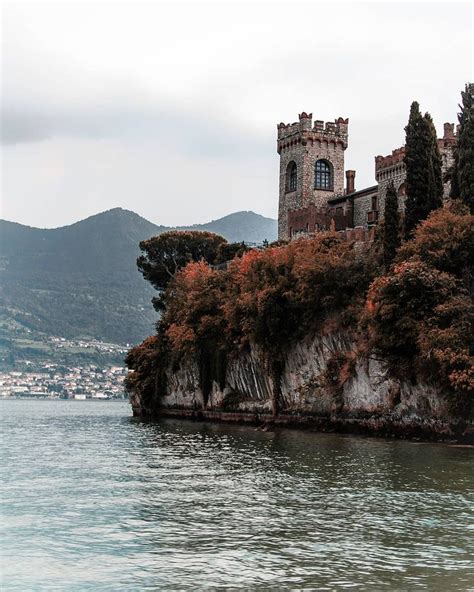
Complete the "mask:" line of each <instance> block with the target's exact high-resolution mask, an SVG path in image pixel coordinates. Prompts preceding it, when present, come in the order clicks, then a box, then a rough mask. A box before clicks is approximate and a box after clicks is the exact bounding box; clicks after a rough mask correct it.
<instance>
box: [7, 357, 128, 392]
mask: <svg viewBox="0 0 474 592" xmlns="http://www.w3.org/2000/svg"><path fill="white" fill-rule="evenodd" d="M126 373H127V371H126V369H125V368H123V367H121V366H108V367H105V368H100V367H98V366H95V365H92V364H90V365H84V366H73V367H67V366H63V365H61V364H56V363H47V364H44V365H43V366H42V367H41V368H37V367H35V365H34V364H33V362H29V363H28V361H27V362H26V368H25V370H23V371H17V370H12V371H9V372H0V397H5V398H6V397H9V398H17V399H28V398H35V399H76V400H86V399H96V400H109V399H124V398H126V395H125V391H124V387H123V381H124V378H125V376H126Z"/></svg>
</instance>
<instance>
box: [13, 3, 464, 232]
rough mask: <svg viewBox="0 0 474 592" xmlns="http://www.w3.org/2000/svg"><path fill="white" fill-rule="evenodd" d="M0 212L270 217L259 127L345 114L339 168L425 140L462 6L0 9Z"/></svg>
mask: <svg viewBox="0 0 474 592" xmlns="http://www.w3.org/2000/svg"><path fill="white" fill-rule="evenodd" d="M2 20H3V31H2V33H3V34H2V105H1V110H2V217H3V218H6V219H9V220H13V221H18V222H21V223H24V224H29V225H32V226H44V227H53V226H59V225H63V224H68V223H71V222H74V221H76V220H78V219H81V218H84V217H86V216H88V215H91V214H94V213H97V212H99V211H103V210H105V209H109V208H112V207H116V206H121V207H124V208H128V209H131V210H134V211H136V212H137V213H139V214H141V215H142V216H144V217H146V218H148V219H149V220H151V221H153V222H156V223H160V224H167V225H177V224H190V223H195V222H196V223H197V222H204V221H207V220H209V219H212V218H218V217H220V216H223V215H225V214H228V213H230V212H233V211H237V210H250V209H251V210H254V211H256V212H258V213H261V214H264V215H267V216H272V217H276V213H277V202H278V155H277V154H276V150H275V147H276V124H277V123H278V122H280V121H285V122H290V121H295V120H297V116H298V113H299V112H301V111H303V110H304V111H312V112H313V115H314V117H315V118H316V119H324V120H334V118H336V117H339V116H343V117H349V118H350V125H349V134H350V140H349V148H348V150H347V151H346V168H355V169H356V170H357V177H356V186H357V187H358V188H362V187H364V186H367V185H371V184H373V183H374V172H373V171H374V156H375V155H376V154H386V153H389V152H390V151H391V150H392V149H393V148H396V147H398V146H399V145H401V144H402V143H403V138H404V132H403V127H404V125H405V124H406V119H407V116H408V110H409V106H410V102H411V101H412V100H414V99H416V100H418V101H419V102H420V104H421V106H422V109H423V110H428V111H430V112H431V114H432V115H433V117H434V120H435V123H436V125H437V128H438V130H439V132H441V130H442V124H443V122H444V121H455V118H456V111H457V103H458V101H459V92H460V90H461V89H462V88H463V87H464V84H465V82H467V81H468V80H472V8H471V4H470V3H463V4H457V3H453V2H450V3H423V4H409V3H397V4H391V3H390V4H380V3H378V4H374V3H372V4H360V3H359V4H338V3H334V2H332V3H330V4H321V3H311V4H300V5H298V4H296V3H290V2H286V3H282V4H276V5H274V4H272V3H269V2H266V3H264V4H254V3H252V4H250V3H240V4H229V3H222V2H221V3H212V4H203V3H192V4H184V3H181V2H173V3H172V4H164V3H161V2H153V3H138V2H133V3H132V2H130V3H128V4H123V3H122V4H118V3H114V2H106V3H102V4H98V3H96V2H82V3H74V4H72V3H69V2H64V1H63V2H62V3H60V4H59V3H57V4H46V3H35V4H25V3H22V2H15V3H5V4H4V5H3V19H2Z"/></svg>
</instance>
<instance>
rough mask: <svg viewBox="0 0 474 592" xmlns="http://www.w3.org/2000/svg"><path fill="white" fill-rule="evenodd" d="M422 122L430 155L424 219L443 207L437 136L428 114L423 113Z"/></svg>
mask: <svg viewBox="0 0 474 592" xmlns="http://www.w3.org/2000/svg"><path fill="white" fill-rule="evenodd" d="M423 119H424V121H425V125H426V133H427V134H428V135H429V142H430V154H429V161H428V166H429V185H428V193H427V195H426V212H425V216H424V217H425V218H426V217H427V216H428V214H429V213H430V212H431V211H433V210H437V209H438V208H440V207H441V206H442V205H443V175H442V172H441V154H440V153H439V148H438V135H437V133H436V128H435V126H434V123H433V119H432V117H431V115H430V114H429V113H425V116H424V118H423Z"/></svg>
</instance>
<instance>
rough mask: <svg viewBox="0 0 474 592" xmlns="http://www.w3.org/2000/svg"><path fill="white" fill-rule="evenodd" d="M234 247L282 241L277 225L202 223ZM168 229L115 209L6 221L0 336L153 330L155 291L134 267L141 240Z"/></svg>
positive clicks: (107, 337)
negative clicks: (47, 220)
mask: <svg viewBox="0 0 474 592" xmlns="http://www.w3.org/2000/svg"><path fill="white" fill-rule="evenodd" d="M192 228H193V229H194V230H212V231H213V232H216V233H219V234H222V235H223V236H225V238H227V239H228V240H229V241H241V240H246V241H249V242H254V241H262V240H264V239H265V238H266V239H268V240H270V241H271V240H274V239H275V238H276V221H275V220H271V219H269V218H264V217H263V216H259V215H257V214H254V213H253V212H238V213H235V214H231V215H229V216H226V217H225V218H222V219H220V220H216V221H212V222H210V223H208V224H203V225H196V226H193V227H192ZM166 230H169V228H167V227H165V226H157V225H155V224H153V223H151V222H149V221H147V220H145V219H144V218H141V217H140V216H138V215H137V214H135V213H133V212H130V211H127V210H123V209H121V208H116V209H113V210H109V211H107V212H103V213H101V214H97V215H95V216H91V217H90V218H87V219H86V220H82V221H80V222H77V223H75V224H72V225H70V226H64V227H61V228H56V229H38V228H31V227H28V226H23V225H21V224H16V223H13V222H7V221H3V220H2V221H0V274H1V276H0V277H1V287H0V330H1V333H0V337H1V338H2V339H3V341H4V342H5V340H8V339H10V338H11V337H12V336H15V335H20V334H25V333H29V332H31V334H32V335H34V334H35V333H44V334H49V335H58V336H63V337H68V338H79V337H81V338H82V337H84V338H96V339H100V340H103V341H111V342H115V343H136V342H138V341H140V340H141V339H143V338H144V337H145V336H146V335H149V334H150V333H152V332H153V323H154V321H155V319H156V313H155V312H154V310H153V308H152V306H151V302H150V301H151V297H152V295H153V292H154V291H153V289H152V288H151V287H150V286H149V284H148V283H147V282H145V281H144V280H143V278H142V276H141V274H140V273H139V272H138V271H137V268H136V259H137V256H138V254H139V247H138V244H139V242H140V241H141V240H144V239H147V238H150V237H151V236H153V235H157V234H161V233H162V232H164V231H166Z"/></svg>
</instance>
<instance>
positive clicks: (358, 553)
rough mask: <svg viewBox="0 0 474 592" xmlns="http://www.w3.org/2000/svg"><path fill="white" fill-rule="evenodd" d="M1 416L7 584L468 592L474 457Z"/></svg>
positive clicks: (92, 415) (237, 432)
mask: <svg viewBox="0 0 474 592" xmlns="http://www.w3.org/2000/svg"><path fill="white" fill-rule="evenodd" d="M1 410H2V435H3V436H2V440H3V442H2V444H3V446H2V458H1V466H0V469H1V471H2V476H3V479H2V481H3V485H2V494H1V495H2V533H1V545H2V551H1V554H2V576H3V586H2V589H4V590H15V589H16V590H68V591H70V590H156V589H162V590H196V589H200V588H209V587H211V588H217V589H220V588H225V587H228V588H233V589H238V588H246V589H262V590H281V589H302V588H305V589H317V590H344V589H346V588H347V589H353V590H377V591H378V590H430V591H437V590H440V591H443V592H445V591H454V590H469V589H473V588H474V576H473V569H472V568H473V564H472V561H471V560H472V552H473V544H472V538H470V537H469V524H472V518H473V511H472V501H473V499H472V485H473V479H472V460H473V457H474V451H473V450H472V449H469V448H457V447H450V446H446V445H441V444H439V445H436V444H421V443H410V442H401V441H387V440H376V439H364V438H359V437H349V436H340V435H332V434H312V433H305V432H298V431H290V430H281V431H276V432H261V431H256V430H254V429H253V428H249V427H238V426H229V425H217V424H214V425H212V424H199V423H191V422H185V421H170V420H168V421H163V422H162V423H159V424H151V423H140V422H137V421H135V420H133V419H132V418H131V417H130V411H129V408H128V406H127V404H126V403H122V402H108V403H105V402H73V401H2V402H1ZM471 534H472V530H471Z"/></svg>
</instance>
